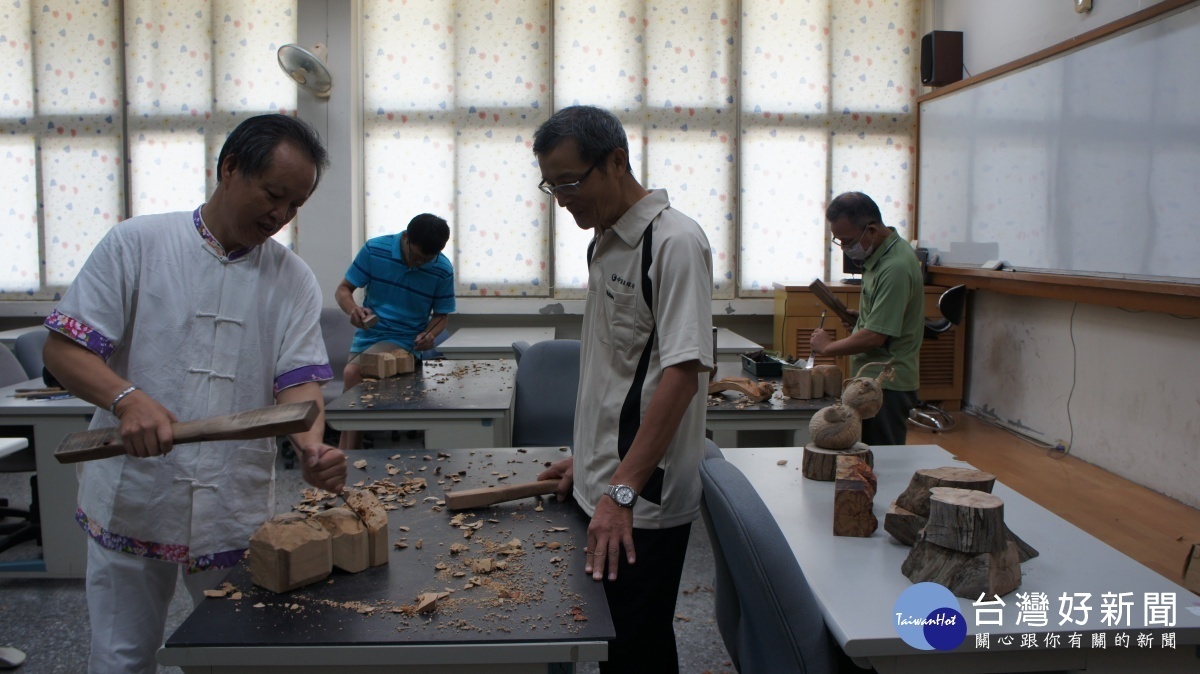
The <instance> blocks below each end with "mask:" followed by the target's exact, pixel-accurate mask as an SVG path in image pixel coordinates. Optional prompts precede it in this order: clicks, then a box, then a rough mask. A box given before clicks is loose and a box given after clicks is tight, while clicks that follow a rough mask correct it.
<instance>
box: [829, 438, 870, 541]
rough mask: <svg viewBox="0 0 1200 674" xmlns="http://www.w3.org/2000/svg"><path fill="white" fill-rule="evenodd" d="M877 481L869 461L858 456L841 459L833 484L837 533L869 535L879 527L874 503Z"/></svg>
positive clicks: (834, 524)
mask: <svg viewBox="0 0 1200 674" xmlns="http://www.w3.org/2000/svg"><path fill="white" fill-rule="evenodd" d="M876 488H877V483H876V480H875V473H874V472H873V471H872V470H871V467H870V466H868V465H867V462H866V461H864V460H863V459H862V458H860V457H857V456H839V457H838V458H837V479H836V480H835V481H834V484H833V535H834V536H857V537H860V538H866V537H867V536H870V535H871V534H873V533H875V530H876V529H878V528H879V520H878V519H876V518H875V513H874V512H873V505H874V499H875V490H876Z"/></svg>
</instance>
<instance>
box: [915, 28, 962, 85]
mask: <svg viewBox="0 0 1200 674" xmlns="http://www.w3.org/2000/svg"><path fill="white" fill-rule="evenodd" d="M962 72H963V34H962V32H961V31H956V30H935V31H933V32H932V33H928V34H927V35H925V37H923V38H921V84H924V85H926V86H930V87H941V86H945V85H947V84H951V83H953V82H957V81H959V80H961V79H962Z"/></svg>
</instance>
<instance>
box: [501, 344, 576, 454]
mask: <svg viewBox="0 0 1200 674" xmlns="http://www.w3.org/2000/svg"><path fill="white" fill-rule="evenodd" d="M513 350H514V352H516V351H517V345H516V344H513ZM517 362H518V364H517V382H516V385H515V390H514V393H513V400H514V403H513V429H512V445H513V447H522V446H524V447H551V446H562V445H566V446H568V447H570V446H571V445H573V444H574V443H575V393H576V392H577V391H578V390H579V340H577V339H550V340H546V341H544V342H536V343H534V344H531V345H529V347H528V348H526V349H523V350H522V351H521V356H520V360H519V361H517Z"/></svg>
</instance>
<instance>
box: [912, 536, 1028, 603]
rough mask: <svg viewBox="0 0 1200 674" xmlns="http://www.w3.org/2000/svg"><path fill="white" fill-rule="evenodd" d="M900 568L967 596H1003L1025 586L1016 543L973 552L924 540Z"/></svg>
mask: <svg viewBox="0 0 1200 674" xmlns="http://www.w3.org/2000/svg"><path fill="white" fill-rule="evenodd" d="M900 570H901V572H903V573H904V575H905V576H906V577H907V578H908V579H909V580H910V581H912V582H913V583H923V582H926V581H929V582H934V583H938V584H940V585H944V586H945V587H947V588H949V590H950V592H951V593H953V594H954V596H956V597H962V598H964V599H972V600H973V599H977V598H978V597H979V595H980V594H984V595H987V596H989V597H991V596H992V595H997V596H1003V595H1005V594H1008V593H1009V592H1012V591H1013V590H1015V589H1017V588H1018V587H1020V586H1021V563H1020V562H1019V561H1018V555H1017V545H1016V543H1012V542H1006V543H1005V544H1004V549H1003V550H1002V551H1001V552H984V553H980V554H971V553H969V552H959V551H958V550H951V549H949V548H943V547H941V546H939V545H937V544H934V543H930V542H929V541H924V540H921V541H917V543H916V545H914V546H913V549H912V552H910V553H909V554H908V559H905V560H904V564H903V565H902V566H901V567H900Z"/></svg>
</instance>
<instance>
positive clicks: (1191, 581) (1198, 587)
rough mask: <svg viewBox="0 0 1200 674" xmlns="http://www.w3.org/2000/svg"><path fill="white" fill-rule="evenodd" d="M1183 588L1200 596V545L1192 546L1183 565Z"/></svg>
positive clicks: (1194, 544)
mask: <svg viewBox="0 0 1200 674" xmlns="http://www.w3.org/2000/svg"><path fill="white" fill-rule="evenodd" d="M1183 586H1184V587H1186V588H1187V589H1189V590H1191V591H1192V592H1195V593H1196V594H1200V543H1193V544H1192V551H1191V552H1190V553H1189V554H1188V558H1187V561H1185V562H1184V563H1183Z"/></svg>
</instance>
